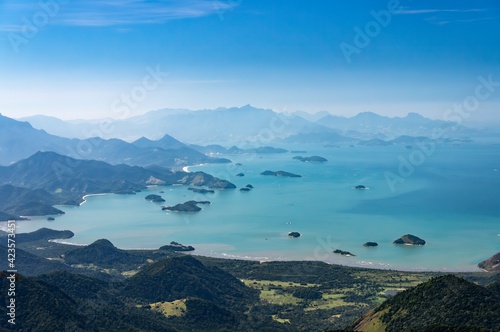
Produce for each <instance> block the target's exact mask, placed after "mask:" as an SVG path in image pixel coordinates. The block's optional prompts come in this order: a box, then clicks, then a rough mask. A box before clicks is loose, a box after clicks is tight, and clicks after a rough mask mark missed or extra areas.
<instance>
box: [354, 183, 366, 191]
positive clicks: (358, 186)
mask: <svg viewBox="0 0 500 332" xmlns="http://www.w3.org/2000/svg"><path fill="white" fill-rule="evenodd" d="M354 189H357V190H365V189H368V188H367V187H366V186H363V185H362V184H359V185H357V186H356V187H354Z"/></svg>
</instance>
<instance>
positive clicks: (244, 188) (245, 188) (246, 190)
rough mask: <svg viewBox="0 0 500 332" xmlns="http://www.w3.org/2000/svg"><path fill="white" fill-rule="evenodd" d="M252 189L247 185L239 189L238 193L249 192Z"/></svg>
mask: <svg viewBox="0 0 500 332" xmlns="http://www.w3.org/2000/svg"><path fill="white" fill-rule="evenodd" d="M252 189H253V186H252V185H251V184H247V185H246V186H245V187H243V188H240V191H243V192H248V191H250V190H252Z"/></svg>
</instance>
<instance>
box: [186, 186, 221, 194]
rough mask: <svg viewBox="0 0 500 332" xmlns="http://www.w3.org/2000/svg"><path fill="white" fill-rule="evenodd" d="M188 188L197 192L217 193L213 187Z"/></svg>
mask: <svg viewBox="0 0 500 332" xmlns="http://www.w3.org/2000/svg"><path fill="white" fill-rule="evenodd" d="M188 190H191V191H192V192H194V193H197V194H214V193H215V191H214V190H212V189H204V188H193V187H189V188H188Z"/></svg>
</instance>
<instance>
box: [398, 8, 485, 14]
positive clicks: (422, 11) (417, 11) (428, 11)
mask: <svg viewBox="0 0 500 332" xmlns="http://www.w3.org/2000/svg"><path fill="white" fill-rule="evenodd" d="M484 11H486V9H480V8H471V9H401V10H398V11H396V12H395V13H394V14H396V15H419V14H436V13H474V12H484Z"/></svg>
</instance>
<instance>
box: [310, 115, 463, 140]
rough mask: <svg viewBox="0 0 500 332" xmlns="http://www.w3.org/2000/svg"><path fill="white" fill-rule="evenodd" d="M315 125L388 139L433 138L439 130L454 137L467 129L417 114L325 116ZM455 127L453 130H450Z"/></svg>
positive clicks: (347, 132)
mask: <svg viewBox="0 0 500 332" xmlns="http://www.w3.org/2000/svg"><path fill="white" fill-rule="evenodd" d="M315 123H316V124H319V125H322V126H325V127H328V128H332V129H335V130H337V131H338V132H339V133H340V134H342V135H347V136H356V133H359V134H376V133H379V134H384V135H386V136H387V137H389V138H396V137H398V136H403V135H406V136H433V131H435V129H437V128H439V129H441V130H446V131H449V132H450V133H453V134H454V135H455V134H457V133H460V132H466V131H467V128H465V127H463V126H460V125H458V124H456V123H454V122H448V121H442V120H432V119H428V118H425V117H423V116H422V115H420V114H418V113H408V114H407V115H406V116H404V117H392V118H391V117H387V116H382V115H378V114H376V113H373V112H362V113H359V114H358V115H356V116H353V117H350V118H347V117H341V116H335V115H326V116H324V117H322V118H321V119H319V120H316V121H315ZM453 127H455V129H452V128H453Z"/></svg>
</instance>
